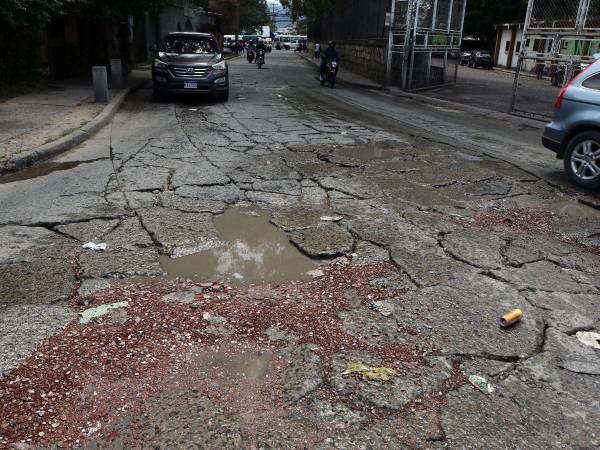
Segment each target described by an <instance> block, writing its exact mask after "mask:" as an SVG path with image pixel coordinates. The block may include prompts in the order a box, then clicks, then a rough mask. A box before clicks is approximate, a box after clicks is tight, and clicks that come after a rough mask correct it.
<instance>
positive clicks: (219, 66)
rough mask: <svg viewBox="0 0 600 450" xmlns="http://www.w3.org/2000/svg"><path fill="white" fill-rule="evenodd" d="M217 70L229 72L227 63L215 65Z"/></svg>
mask: <svg viewBox="0 0 600 450" xmlns="http://www.w3.org/2000/svg"><path fill="white" fill-rule="evenodd" d="M212 67H213V69H215V70H227V61H221V62H220V63H217V64H213V66H212Z"/></svg>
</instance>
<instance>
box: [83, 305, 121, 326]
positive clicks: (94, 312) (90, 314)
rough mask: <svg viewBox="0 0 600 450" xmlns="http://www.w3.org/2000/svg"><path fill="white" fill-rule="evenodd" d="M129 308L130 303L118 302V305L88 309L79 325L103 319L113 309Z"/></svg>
mask: <svg viewBox="0 0 600 450" xmlns="http://www.w3.org/2000/svg"><path fill="white" fill-rule="evenodd" d="M127 306H129V302H117V303H108V304H106V305H100V306H97V307H95V308H89V309H86V310H85V311H83V312H82V313H81V318H80V319H79V323H82V324H86V323H88V322H89V321H90V320H92V319H94V318H95V317H102V316H104V315H105V314H106V313H108V312H109V311H110V310H112V309H116V308H126V307H127Z"/></svg>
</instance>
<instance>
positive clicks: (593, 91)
mask: <svg viewBox="0 0 600 450" xmlns="http://www.w3.org/2000/svg"><path fill="white" fill-rule="evenodd" d="M554 106H555V109H554V119H553V121H552V122H551V123H550V124H548V125H547V126H546V128H545V129H544V135H543V137H542V142H543V144H544V146H545V147H546V148H548V149H550V150H552V151H553V152H555V153H556V156H557V157H558V158H559V159H563V160H564V167H565V172H566V173H567V176H568V177H569V179H570V180H571V181H572V182H573V183H574V184H576V185H577V186H581V187H585V188H592V189H594V188H600V61H596V62H595V63H594V64H592V65H590V66H588V67H587V68H586V69H585V70H584V71H582V72H580V73H579V74H578V75H577V76H575V78H573V79H572V80H571V81H570V82H569V83H568V84H567V85H565V87H564V88H562V90H561V91H560V94H559V96H558V98H557V99H556V103H555V105H554Z"/></svg>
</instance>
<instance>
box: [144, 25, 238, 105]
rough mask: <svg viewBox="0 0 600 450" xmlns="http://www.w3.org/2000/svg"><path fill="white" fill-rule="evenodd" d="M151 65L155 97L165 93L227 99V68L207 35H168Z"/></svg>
mask: <svg viewBox="0 0 600 450" xmlns="http://www.w3.org/2000/svg"><path fill="white" fill-rule="evenodd" d="M150 50H152V51H154V52H156V53H157V55H156V58H155V59H154V61H153V62H152V82H153V86H154V98H155V99H160V98H162V97H163V96H164V95H165V94H169V93H182V94H210V95H214V96H217V97H218V98H219V99H221V100H224V101H226V100H228V98H229V68H228V67H227V61H225V59H224V58H223V54H222V53H221V50H220V49H219V45H218V44H217V41H216V39H215V38H214V36H213V35H212V34H208V33H169V34H168V35H167V36H165V38H164V40H163V44H162V45H161V47H160V49H156V48H155V47H151V48H150Z"/></svg>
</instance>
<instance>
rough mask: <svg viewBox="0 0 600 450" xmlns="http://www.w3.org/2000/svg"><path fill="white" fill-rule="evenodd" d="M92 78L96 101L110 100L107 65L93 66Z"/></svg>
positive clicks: (104, 101) (105, 101)
mask: <svg viewBox="0 0 600 450" xmlns="http://www.w3.org/2000/svg"><path fill="white" fill-rule="evenodd" d="M92 80H93V82H94V99H95V101H96V103H107V102H108V76H107V74H106V67H104V66H93V67H92Z"/></svg>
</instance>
